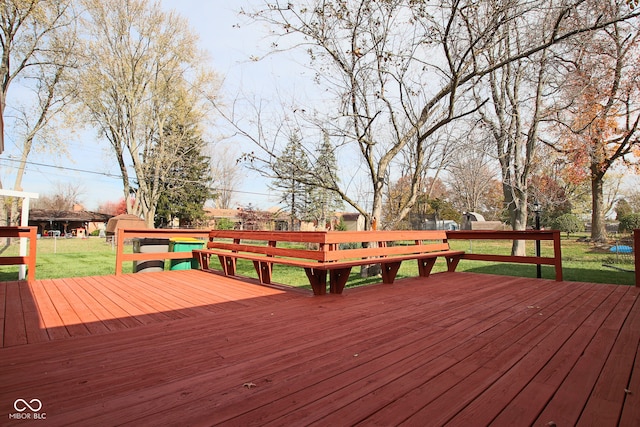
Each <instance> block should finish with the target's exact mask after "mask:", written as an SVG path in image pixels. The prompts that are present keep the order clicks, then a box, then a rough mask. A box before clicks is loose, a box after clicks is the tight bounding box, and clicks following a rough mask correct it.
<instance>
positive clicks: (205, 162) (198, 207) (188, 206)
mask: <svg viewBox="0 0 640 427" xmlns="http://www.w3.org/2000/svg"><path fill="white" fill-rule="evenodd" d="M165 136H166V137H167V136H168V137H178V138H183V139H184V140H185V143H184V144H181V145H180V148H179V150H178V153H177V156H178V157H179V158H180V160H181V161H180V162H177V163H175V164H174V166H173V167H172V168H171V171H170V173H169V176H168V178H167V179H166V180H165V181H164V182H163V183H162V191H161V194H160V198H159V200H158V206H157V213H156V221H155V222H156V226H162V225H165V224H168V223H169V222H170V221H171V219H172V218H180V225H181V226H183V225H194V224H197V223H198V222H199V221H202V220H203V219H204V217H205V211H204V204H205V203H206V201H207V200H209V199H211V198H213V197H214V195H213V193H212V191H211V186H210V184H211V172H210V170H211V168H210V164H209V163H210V158H209V157H208V156H205V155H204V154H202V151H203V148H204V141H203V140H202V138H201V137H200V136H199V135H198V134H197V132H196V130H194V129H189V128H187V127H185V126H175V127H173V128H171V127H169V128H167V129H165Z"/></svg>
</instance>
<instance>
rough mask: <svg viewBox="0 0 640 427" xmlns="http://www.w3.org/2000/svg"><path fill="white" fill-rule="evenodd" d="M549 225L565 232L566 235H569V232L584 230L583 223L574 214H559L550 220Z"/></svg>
mask: <svg viewBox="0 0 640 427" xmlns="http://www.w3.org/2000/svg"><path fill="white" fill-rule="evenodd" d="M551 227H553V228H554V229H556V230H560V231H562V232H564V233H567V237H569V235H570V234H571V233H578V232H580V231H584V223H583V222H582V220H581V219H580V218H578V217H577V216H575V215H574V214H564V215H560V216H559V217H557V218H556V219H554V220H553V221H552V223H551Z"/></svg>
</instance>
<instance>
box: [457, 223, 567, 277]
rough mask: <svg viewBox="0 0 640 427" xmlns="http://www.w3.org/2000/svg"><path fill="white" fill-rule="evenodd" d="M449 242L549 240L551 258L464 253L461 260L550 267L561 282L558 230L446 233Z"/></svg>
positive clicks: (560, 252) (560, 253) (560, 254)
mask: <svg viewBox="0 0 640 427" xmlns="http://www.w3.org/2000/svg"><path fill="white" fill-rule="evenodd" d="M447 238H448V239H449V240H511V241H513V240H534V241H541V240H550V241H553V257H543V256H515V255H495V254H476V253H469V252H467V253H465V255H464V258H462V259H463V260H476V261H492V262H512V263H523V264H536V265H552V266H553V267H554V268H555V272H556V280H557V281H562V251H561V249H560V231H558V230H523V231H489V230H486V231H485V230H475V231H448V232H447Z"/></svg>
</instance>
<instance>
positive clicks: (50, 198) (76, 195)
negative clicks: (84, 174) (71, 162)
mask: <svg viewBox="0 0 640 427" xmlns="http://www.w3.org/2000/svg"><path fill="white" fill-rule="evenodd" d="M85 191H86V190H85V189H84V188H83V187H82V185H80V184H62V183H58V184H56V189H55V192H54V193H52V194H48V195H42V196H40V198H39V199H36V200H35V203H34V205H33V207H34V208H35V209H50V210H55V211H72V210H73V207H74V206H75V205H77V204H80V197H81V196H82V195H83V194H84V193H85Z"/></svg>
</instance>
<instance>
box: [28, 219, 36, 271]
mask: <svg viewBox="0 0 640 427" xmlns="http://www.w3.org/2000/svg"><path fill="white" fill-rule="evenodd" d="M37 240H38V227H29V260H28V263H27V281H29V282H33V281H35V280H36V253H37V252H36V241H37Z"/></svg>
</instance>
